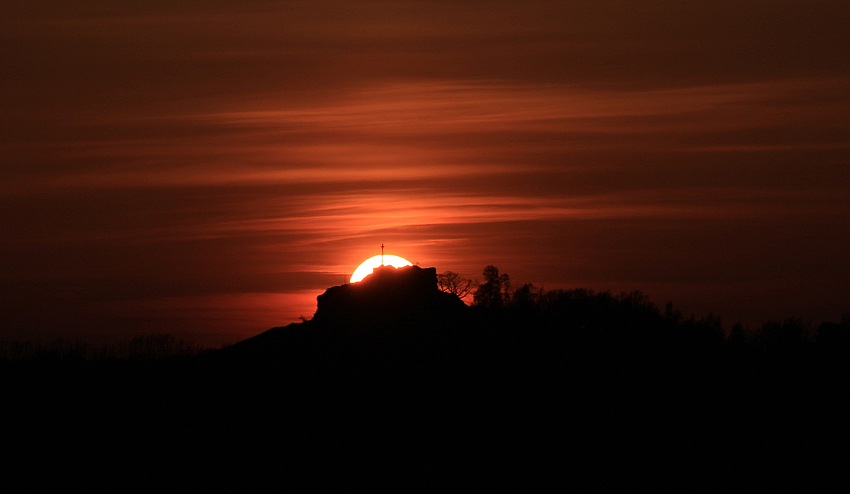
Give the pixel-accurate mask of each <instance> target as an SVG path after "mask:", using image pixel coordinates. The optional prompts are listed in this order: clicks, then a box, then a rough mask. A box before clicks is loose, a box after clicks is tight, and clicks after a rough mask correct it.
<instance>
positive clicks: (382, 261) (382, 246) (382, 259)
mask: <svg viewBox="0 0 850 494" xmlns="http://www.w3.org/2000/svg"><path fill="white" fill-rule="evenodd" d="M383 265H384V244H381V266H383Z"/></svg>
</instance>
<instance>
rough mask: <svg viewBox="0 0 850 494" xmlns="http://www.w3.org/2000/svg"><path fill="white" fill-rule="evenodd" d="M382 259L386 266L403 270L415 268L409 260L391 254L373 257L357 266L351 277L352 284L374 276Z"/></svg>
mask: <svg viewBox="0 0 850 494" xmlns="http://www.w3.org/2000/svg"><path fill="white" fill-rule="evenodd" d="M381 259H383V265H384V266H392V267H394V268H401V267H404V266H413V263H412V262H410V261H408V260H407V259H405V258H403V257H399V256H393V255H390V254H385V255H380V254H379V255H377V256H372V257H370V258H369V259H366V260H365V261H363V263H362V264H360V265H359V266H357V269H355V270H354V274H352V275H351V280H350V282H351V283H357V282H358V281H360V280H362V279H363V278H365V277H367V276H369V275H370V274H372V270H373V269H375V268H377V267H378V266H380V265H381Z"/></svg>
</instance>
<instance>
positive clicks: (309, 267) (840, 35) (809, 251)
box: [0, 0, 850, 343]
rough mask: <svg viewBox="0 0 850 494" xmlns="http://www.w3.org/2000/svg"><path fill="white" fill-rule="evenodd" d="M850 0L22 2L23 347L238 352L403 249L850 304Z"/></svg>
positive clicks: (6, 228)
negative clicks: (133, 345) (89, 342)
mask: <svg viewBox="0 0 850 494" xmlns="http://www.w3.org/2000/svg"><path fill="white" fill-rule="evenodd" d="M848 14H850V7H848V6H845V5H843V4H842V3H840V2H827V1H820V2H817V1H816V2H812V1H807V2H802V1H786V2H777V1H747V0H737V1H716V2H699V3H695V2H690V3H685V2H666V1H660V2H639V1H625V0H608V1H605V0H602V1H586V2H585V1H577V2H563V1H552V2H507V1H501V2H500V1H494V2H486V1H465V2H464V1H459V2H457V1H453V2H425V1H422V2H341V1H325V2H322V1H304V2H297V1H296V2H246V1H241V2H230V1H224V0H220V1H208V2H189V1H179V0H177V1H171V2H159V1H144V2H122V3H120V4H115V2H107V1H105V0H100V1H89V2H86V1H83V2H70V3H69V2H58V1H42V2H39V1H27V2H23V1H18V0H13V2H12V4H11V5H5V4H4V6H2V7H0V41H2V42H0V64H2V65H0V70H2V73H3V74H4V75H3V77H0V91H2V94H3V97H2V98H0V116H2V119H0V152H2V156H3V166H2V168H0V173H2V181H0V214H1V215H2V225H3V227H2V231H3V237H4V241H3V242H2V244H0V263H2V264H0V268H1V269H2V272H3V273H4V278H3V279H4V283H3V284H2V286H3V288H2V293H0V296H2V302H0V304H2V306H0V307H2V313H0V316H2V318H3V319H2V329H0V331H2V333H0V337H18V338H20V337H24V338H27V337H30V338H36V337H38V338H52V337H55V336H57V335H63V336H66V337H78V336H80V337H86V338H94V339H96V338H116V337H120V336H124V335H135V334H139V333H158V332H166V331H167V332H174V333H178V334H180V335H182V336H188V337H191V338H193V339H196V340H199V341H203V342H207V343H218V342H222V341H230V342H233V341H238V340H240V339H243V338H245V337H248V336H252V335H254V334H257V333H259V332H261V331H263V330H265V329H268V328H269V327H272V326H277V325H284V324H287V323H289V322H293V321H296V320H297V319H298V316H300V315H304V316H306V317H309V316H311V315H312V313H313V312H314V311H315V297H316V295H318V294H320V293H321V292H322V291H323V290H324V289H325V288H327V287H329V286H331V285H335V284H340V283H341V282H343V281H344V280H346V279H347V276H348V275H350V273H351V272H352V271H353V270H354V268H355V267H356V266H357V264H359V263H360V262H361V261H362V260H364V259H366V258H367V257H369V256H371V255H374V254H375V253H378V251H379V249H380V245H381V243H384V244H386V245H387V252H388V253H393V254H397V255H401V256H404V257H406V258H408V259H410V260H411V261H414V262H419V263H420V264H421V265H423V266H435V267H437V269H438V271H444V270H453V271H457V272H460V273H461V274H463V275H465V276H467V277H476V276H480V273H481V271H482V269H483V267H484V266H485V265H487V264H494V265H496V266H498V267H499V268H500V269H501V270H502V271H503V272H507V273H509V274H510V275H511V277H512V279H513V280H515V281H516V282H532V283H534V284H536V285H538V286H540V285H542V286H544V287H547V288H572V287H589V288H593V289H597V290H612V291H615V292H619V291H621V290H633V289H640V290H643V291H644V292H646V293H647V294H648V295H649V296H650V298H651V299H652V300H654V301H655V302H656V303H659V304H661V305H663V304H664V303H665V302H667V301H668V300H671V301H673V302H674V305H675V306H676V307H679V308H681V309H682V310H683V311H685V312H686V313H690V312H695V313H696V314H697V316H701V315H705V314H707V313H708V312H709V311H714V312H715V314H719V315H720V316H721V317H722V318H723V320H724V322H725V323H726V324H727V325H728V324H731V323H734V322H735V321H737V320H740V321H742V322H744V323H746V324H751V325H755V324H758V323H760V322H763V321H765V320H767V319H768V318H784V317H787V316H801V317H804V318H807V319H809V320H812V321H814V322H816V323H817V322H820V321H821V320H825V319H826V320H838V318H840V316H841V313H842V312H845V311H850V283H848V282H847V280H848V277H850V257H848V256H847V249H848V246H850V194H848V192H849V191H850V126H848V122H850V50H848V49H847V47H848V46H850V35H848V30H847V28H846V26H847V25H848V24H850V15H848Z"/></svg>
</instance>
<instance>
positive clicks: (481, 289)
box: [473, 264, 511, 308]
mask: <svg viewBox="0 0 850 494" xmlns="http://www.w3.org/2000/svg"><path fill="white" fill-rule="evenodd" d="M510 283H511V280H510V277H509V276H508V275H507V274H502V275H500V274H499V268H497V267H496V266H493V265H492V264H491V265H489V266H487V267H486V268H484V283H482V284H480V285H478V289H477V290H475V295H474V299H473V302H474V304H475V305H478V306H481V307H491V308H500V307H502V306H503V305H504V300H505V297H504V295H503V293H502V292H503V291H504V292H507V291H508V290H509V289H510Z"/></svg>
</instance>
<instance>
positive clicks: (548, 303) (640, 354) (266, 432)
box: [0, 267, 850, 491]
mask: <svg viewBox="0 0 850 494" xmlns="http://www.w3.org/2000/svg"><path fill="white" fill-rule="evenodd" d="M805 329H806V328H805V325H804V324H802V323H801V322H799V321H794V320H788V321H785V322H783V323H769V324H766V325H765V326H764V328H763V330H762V331H761V332H759V333H756V334H755V336H751V337H748V336H747V335H744V334H743V333H742V330H737V329H734V328H733V331H732V336H731V337H730V338H725V337H724V335H723V332H722V330H721V325H720V321H719V319H716V318H714V317H707V318H704V319H701V320H696V319H694V318H690V319H686V318H683V317H682V316H681V314H679V313H677V312H675V311H673V310H672V308H671V307H669V306H668V308H667V309H666V310H665V311H664V312H663V313H662V312H661V311H660V310H659V309H658V308H657V307H656V306H655V305H653V304H652V303H650V302H649V301H648V300H647V299H646V297H644V296H643V295H642V294H640V293H638V292H635V293H631V294H621V295H616V296H615V295H611V294H610V293H594V292H591V291H589V290H570V291H563V290H560V291H552V292H546V293H543V292H539V293H538V292H532V291H530V290H526V291H525V292H524V294H523V295H522V296H521V297H516V296H515V297H513V298H511V299H510V300H508V301H507V302H506V303H505V304H504V305H503V306H502V307H498V308H490V307H466V306H465V305H463V304H462V303H461V302H460V301H459V300H458V299H457V297H454V296H451V295H447V294H444V293H442V292H439V291H438V290H437V288H436V280H435V270H434V269H433V268H429V269H421V268H418V267H410V268H401V269H398V270H396V269H394V268H389V269H381V270H378V271H377V272H376V273H375V274H373V275H372V276H371V277H367V278H366V279H365V280H364V281H363V282H361V283H357V284H348V285H343V286H338V287H333V288H330V289H328V290H327V291H326V292H325V293H324V294H322V295H320V296H319V299H318V308H317V311H316V314H315V316H314V318H313V319H312V320H310V321H306V322H303V323H299V324H291V325H289V326H286V327H280V328H273V329H271V330H269V331H266V332H264V333H261V334H259V335H257V336H255V337H253V338H249V339H247V340H245V341H243V342H240V343H237V344H235V345H232V346H230V347H228V348H225V349H222V350H219V351H215V352H211V353H204V354H201V355H197V356H194V357H180V358H174V359H159V360H157V359H136V360H120V361H112V360H110V361H103V362H92V363H86V362H77V361H74V362H75V363H74V365H66V364H65V363H63V362H62V361H61V360H57V361H56V362H54V364H51V366H37V367H33V366H26V365H17V364H14V365H13V364H8V365H6V366H5V367H2V368H0V370H2V371H3V373H2V380H0V384H2V386H3V388H2V390H3V392H4V394H3V396H4V399H5V401H4V406H5V408H4V411H5V413H6V414H7V415H8V417H7V419H6V422H5V423H7V424H14V427H15V428H14V429H11V428H7V429H6V430H5V431H4V432H3V436H2V437H0V439H2V440H3V444H5V445H7V447H6V449H5V451H6V453H7V456H9V457H10V458H11V459H12V461H7V462H5V463H4V465H16V467H15V473H18V474H20V473H21V472H25V473H27V475H29V476H28V477H26V478H27V479H29V481H30V482H36V483H38V482H41V481H43V480H44V479H45V478H48V476H45V475H44V474H43V473H42V475H40V476H39V473H40V472H43V471H44V469H45V468H47V467H46V466H45V465H50V468H51V470H50V472H51V475H56V474H57V472H58V473H59V474H60V476H61V478H62V479H63V481H65V482H66V483H68V482H71V483H75V485H86V483H87V482H88V483H95V484H98V483H100V484H102V483H103V480H104V476H107V477H109V476H117V477H119V479H123V480H122V481H123V482H126V483H127V484H125V485H124V487H127V486H130V489H129V490H133V489H132V488H133V487H135V488H137V489H140V490H150V489H153V488H159V487H161V486H162V485H171V484H172V483H174V481H175V480H174V479H179V480H180V481H182V483H181V484H179V485H185V486H191V487H198V486H200V485H205V484H206V485H209V486H211V487H221V486H222V485H224V484H230V485H231V486H234V487H238V488H242V489H244V488H246V487H248V486H257V485H258V484H263V486H264V487H265V486H266V484H269V483H270V486H272V487H279V488H290V489H302V488H305V487H306V488H310V487H312V488H318V487H327V486H329V484H336V485H344V486H347V487H352V486H372V487H375V486H381V487H389V488H393V489H394V490H405V491H409V490H435V489H437V488H440V486H444V485H446V484H451V485H453V486H458V487H469V488H475V489H479V490H480V489H482V488H486V489H501V490H529V489H535V488H551V487H552V486H557V487H562V488H563V487H581V486H585V485H589V486H590V490H617V491H622V490H624V489H633V488H634V487H635V486H648V487H660V488H663V489H665V488H666V489H669V490H682V489H683V488H684V489H687V490H692V488H693V487H697V488H700V487H706V488H712V487H713V488H724V489H725V488H726V487H728V486H729V485H734V486H739V487H741V488H742V489H744V490H751V489H753V488H756V487H760V488H761V487H764V486H765V485H768V484H773V485H784V486H788V485H793V484H797V485H803V486H807V487H808V488H814V486H816V485H817V483H818V482H819V481H821V480H824V479H828V478H830V475H831V474H832V473H835V472H839V471H842V470H840V469H841V468H843V463H842V462H841V461H840V460H841V459H842V458H841V457H840V456H836V455H834V454H833V453H832V451H833V450H834V449H835V447H837V446H841V445H843V444H844V443H845V441H846V439H848V437H847V433H846V432H844V428H843V427H840V426H841V425H842V424H843V421H844V420H845V417H846V414H847V412H848V411H850V410H849V409H848V406H847V405H848V399H847V398H848V392H850V388H848V381H850V380H848V376H850V365H849V364H848V361H847V358H846V357H847V345H846V341H847V340H848V338H847V337H846V336H847V334H850V333H848V332H850V317H848V318H845V320H842V322H841V324H833V325H828V326H823V327H822V331H821V332H820V333H818V338H817V339H816V340H815V339H811V338H809V339H807V338H806V336H805V335H806V330H805ZM104 472H106V473H104ZM115 485H120V484H115ZM124 490H128V489H124Z"/></svg>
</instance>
